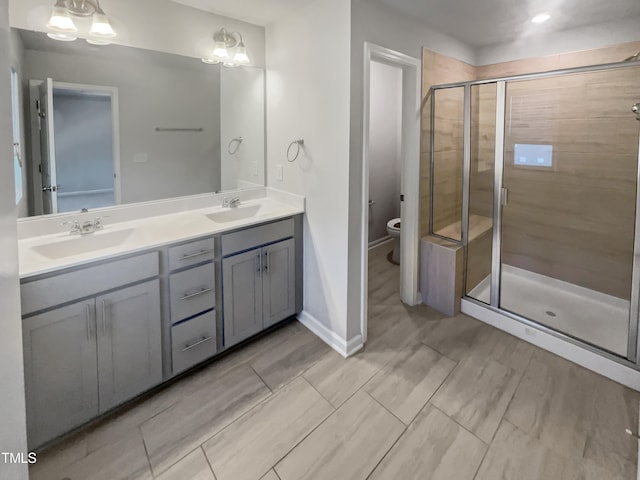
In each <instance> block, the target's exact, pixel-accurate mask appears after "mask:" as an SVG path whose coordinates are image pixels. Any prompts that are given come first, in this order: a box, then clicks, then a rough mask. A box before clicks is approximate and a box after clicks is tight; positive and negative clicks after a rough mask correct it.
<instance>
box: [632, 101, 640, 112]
mask: <svg viewBox="0 0 640 480" xmlns="http://www.w3.org/2000/svg"><path fill="white" fill-rule="evenodd" d="M631 111H632V112H633V113H639V112H640V103H636V104H635V105H634V106H633V107H631Z"/></svg>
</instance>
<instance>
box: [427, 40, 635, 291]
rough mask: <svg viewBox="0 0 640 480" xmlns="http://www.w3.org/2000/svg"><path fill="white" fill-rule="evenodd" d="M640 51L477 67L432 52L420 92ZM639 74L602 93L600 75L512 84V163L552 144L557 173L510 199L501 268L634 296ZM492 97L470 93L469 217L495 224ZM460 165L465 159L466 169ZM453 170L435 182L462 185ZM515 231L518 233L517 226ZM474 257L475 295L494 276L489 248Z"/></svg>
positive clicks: (474, 251) (476, 249)
mask: <svg viewBox="0 0 640 480" xmlns="http://www.w3.org/2000/svg"><path fill="white" fill-rule="evenodd" d="M639 49H640V42H634V43H630V44H624V45H618V46H614V47H608V48H603V49H597V50H591V51H585V52H576V53H570V54H563V55H555V56H551V57H543V58H533V59H527V60H518V61H514V62H506V63H501V64H495V65H486V66H481V67H477V68H476V67H470V66H468V65H466V64H462V63H461V62H458V61H456V60H454V59H449V58H447V57H444V56H442V55H440V54H436V53H434V52H431V51H429V50H426V49H425V50H424V51H423V59H424V63H423V89H424V92H425V95H427V93H428V88H429V86H430V85H432V84H438V83H449V82H460V81H468V80H471V79H476V78H477V79H481V78H495V77H500V76H508V75H517V74H524V73H532V72H538V71H545V70H553V69H558V68H570V67H576V66H581V65H592V64H598V63H608V62H613V61H618V60H620V59H623V58H626V57H628V56H629V55H632V54H633V53H635V52H636V51H638V50H639ZM630 75H631V76H630ZM632 77H633V74H627V75H626V76H625V75H624V74H621V75H620V77H616V78H617V80H616V85H613V86H610V87H608V88H604V87H605V85H603V84H601V83H602V82H599V81H598V79H597V78H596V77H590V78H589V79H588V80H586V79H584V78H583V79H580V77H579V76H570V77H565V78H562V79H558V78H556V79H548V83H547V84H546V85H545V86H544V88H542V89H541V88H539V87H537V88H535V89H532V85H531V84H529V83H530V82H529V81H527V82H520V83H519V84H516V83H512V84H510V86H511V87H510V91H509V92H508V95H514V96H517V97H518V98H519V100H515V102H516V103H518V102H519V106H520V111H521V113H518V114H517V118H516V117H514V118H513V121H512V122H511V123H512V125H511V126H512V128H511V130H509V128H507V130H506V132H505V135H506V137H507V145H506V150H505V158H506V161H505V163H506V165H507V166H509V165H512V164H513V158H514V151H513V145H514V144H515V143H544V142H548V143H550V144H551V143H552V144H553V145H554V164H555V167H554V171H553V173H550V172H534V173H533V176H531V175H527V179H526V181H525V179H524V177H523V178H522V180H521V181H520V184H518V183H516V184H514V186H515V187H516V189H515V190H517V191H514V192H510V195H509V202H510V206H512V207H514V209H511V211H513V212H514V213H513V214H512V215H510V216H507V217H506V218H505V231H504V249H503V252H504V256H503V262H504V263H507V264H511V265H513V266H516V267H520V268H525V269H528V270H531V271H534V272H536V273H541V274H544V275H548V276H551V277H554V278H558V279H560V280H564V281H567V282H570V283H575V284H577V285H581V286H584V287H587V288H590V289H593V290H597V291H600V292H604V293H608V294H611V295H614V296H617V297H620V298H625V299H628V298H629V280H628V279H629V272H630V268H631V261H630V256H629V255H630V252H631V248H632V239H633V221H632V216H633V211H632V210H631V208H632V207H633V206H634V205H635V202H634V201H633V200H634V198H635V191H634V187H635V183H634V177H635V162H636V161H637V156H636V157H634V155H637V147H638V145H637V135H638V122H636V121H635V120H633V117H632V116H631V115H629V114H628V110H629V108H630V105H627V103H629V102H628V98H629V95H630V94H629V88H634V87H632V86H631V84H632V83H633V82H634V80H633V78H632ZM636 78H637V74H636ZM431 79H437V80H435V81H432V80H431ZM443 79H444V80H443ZM527 84H529V85H527ZM637 85H638V83H637V81H636V87H635V88H636V90H635V91H636V92H637V91H638V90H637V88H638V87H637ZM494 95H495V87H494V88H493V89H489V88H483V89H477V90H474V91H472V119H473V124H472V164H471V176H470V186H471V191H470V207H471V208H470V214H472V215H474V214H475V215H480V216H486V217H491V216H492V213H493V212H492V203H491V201H492V196H493V184H492V181H493V167H492V162H493V156H494V150H493V149H494V142H495V138H494V128H495V120H494V119H492V117H493V116H494V115H495V97H494ZM536 95H538V97H537V98H536V97H535V96H536ZM540 95H543V97H540ZM623 99H624V100H623ZM560 100H562V101H564V102H568V105H571V107H570V108H569V107H566V108H565V107H561V106H560V105H562V104H560V103H558V101H560ZM621 101H624V108H623V109H622V110H619V109H620V103H619V102H621ZM507 102H509V97H508V98H507ZM554 105H556V106H554ZM576 106H577V108H576ZM428 107H430V105H429V101H428V100H427V101H425V102H424V103H423V129H422V166H423V168H422V176H421V212H422V214H421V227H422V230H421V232H422V236H425V235H427V233H428V224H429V218H428V215H429V153H430V152H429V149H430V125H429V115H428V112H429V110H428ZM508 109H509V103H507V110H508ZM553 109H556V110H553ZM558 109H561V111H562V115H560V116H558V118H555V119H554V120H553V121H552V122H551V123H550V117H552V116H553V117H556V115H555V113H558V112H560V110H558ZM613 109H618V111H623V112H624V113H623V114H622V115H623V116H624V118H623V119H622V118H620V119H619V120H620V122H619V121H618V119H617V118H614V116H616V115H618V113H615V112H614V110H613ZM552 114H554V115H552ZM618 124H620V127H618V126H617V125H618ZM614 125H616V126H614ZM474 127H475V128H474ZM507 127H509V126H507ZM438 133H439V132H436V136H437V135H438ZM443 133H444V132H443ZM461 161H462V154H461V153H460V164H461ZM452 167H453V166H451V169H450V172H449V174H448V175H446V174H445V173H444V170H440V169H438V170H437V171H436V176H439V175H444V176H446V178H438V177H436V178H437V180H436V181H437V182H448V183H450V184H451V185H460V187H461V182H460V181H459V177H458V174H457V171H456V170H455V169H454V168H452ZM519 168H522V167H519ZM516 171H517V169H516ZM521 171H522V172H523V173H527V174H529V173H531V172H530V171H526V172H524V171H523V170H521ZM505 173H506V174H508V173H509V172H508V171H505ZM518 177H519V174H518V173H516V175H515V176H514V177H513V178H514V180H515V181H516V182H518V181H519V180H518ZM438 191H439V190H436V192H435V193H438ZM514 193H515V195H514ZM460 198H461V196H460ZM537 198H540V199H541V200H542V202H543V203H542V204H543V205H545V207H544V209H539V210H538V211H532V209H531V208H530V204H531V203H537V201H534V200H536V199H537ZM447 201H449V202H450V205H449V208H448V209H446V208H442V211H441V209H440V207H438V206H442V207H444V204H445V203H446V202H447ZM545 202H546V203H545ZM602 202H606V204H603V203H602ZM434 204H435V205H436V206H437V207H438V208H437V210H438V212H437V213H436V214H438V215H441V214H442V213H443V212H444V211H446V210H449V211H451V210H453V211H457V209H458V205H457V200H456V202H452V201H451V200H450V199H449V200H446V199H445V198H444V197H442V198H436V199H434ZM609 210H613V211H615V212H617V213H616V218H615V219H614V218H611V217H610V216H609V215H607V214H606V213H605V212H606V211H609ZM434 220H436V218H434ZM457 220H458V219H456V218H452V219H451V221H457ZM509 226H511V228H510V227H509ZM516 226H517V230H516V229H515V228H514V227H516ZM468 254H469V269H470V270H471V269H472V268H474V271H473V272H471V271H470V272H469V274H470V275H469V277H470V279H469V280H470V281H469V284H468V285H467V291H470V290H471V289H472V288H473V287H474V286H475V284H474V282H478V281H479V280H480V279H481V278H482V277H483V276H485V275H484V274H485V272H486V273H487V274H488V271H487V268H488V262H487V259H490V258H491V242H489V241H484V242H481V243H479V244H474V245H470V247H469V252H468ZM474 265H476V267H474ZM477 265H480V266H479V267H478V266H477Z"/></svg>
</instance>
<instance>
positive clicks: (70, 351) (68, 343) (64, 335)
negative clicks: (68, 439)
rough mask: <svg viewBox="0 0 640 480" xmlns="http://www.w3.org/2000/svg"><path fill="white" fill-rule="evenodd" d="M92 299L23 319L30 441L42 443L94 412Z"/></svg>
mask: <svg viewBox="0 0 640 480" xmlns="http://www.w3.org/2000/svg"><path fill="white" fill-rule="evenodd" d="M94 305H95V304H94V302H93V300H91V301H86V302H79V303H74V304H72V305H69V306H66V307H62V308H58V309H55V310H52V311H49V312H47V313H42V314H40V315H36V316H33V317H31V318H28V319H26V320H24V322H23V327H22V328H23V338H24V361H25V364H24V367H25V389H26V397H27V419H28V422H27V425H28V428H29V444H30V445H32V446H33V445H40V444H41V443H43V442H45V441H47V440H49V439H51V438H53V437H55V436H57V435H60V434H61V433H64V432H66V431H68V430H69V429H71V428H73V427H76V426H78V425H81V424H83V423H84V422H86V421H88V420H90V419H91V418H93V417H95V416H96V415H97V414H98V360H97V355H96V348H97V346H96V340H95V337H94V329H95V325H94V324H93V308H94Z"/></svg>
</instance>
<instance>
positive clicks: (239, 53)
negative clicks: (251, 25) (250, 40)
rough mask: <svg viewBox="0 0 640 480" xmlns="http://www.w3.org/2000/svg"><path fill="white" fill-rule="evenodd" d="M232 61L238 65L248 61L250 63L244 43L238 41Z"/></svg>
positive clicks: (245, 63)
mask: <svg viewBox="0 0 640 480" xmlns="http://www.w3.org/2000/svg"><path fill="white" fill-rule="evenodd" d="M233 61H234V63H237V64H238V65H247V64H248V63H251V60H250V59H249V55H247V47H245V46H244V43H242V42H240V44H239V45H238V47H237V48H236V54H235V56H234V57H233Z"/></svg>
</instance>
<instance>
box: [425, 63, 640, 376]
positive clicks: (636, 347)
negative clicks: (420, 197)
mask: <svg viewBox="0 0 640 480" xmlns="http://www.w3.org/2000/svg"><path fill="white" fill-rule="evenodd" d="M633 67H640V59H637V60H634V61H630V60H629V59H627V60H625V61H623V62H616V63H609V64H601V65H591V66H584V67H576V68H568V69H561V70H552V71H548V72H539V73H530V74H524V75H513V76H508V77H497V78H490V79H484V80H476V81H470V82H457V83H447V84H441V85H434V86H432V87H431V89H430V94H431V111H430V119H431V125H430V126H431V145H430V155H431V158H430V178H429V182H430V185H429V235H433V236H436V237H439V238H444V239H446V240H449V241H452V242H453V243H456V244H459V245H462V246H464V247H465V254H464V257H465V258H464V262H465V263H464V265H465V268H464V272H465V273H464V279H463V284H464V289H463V296H464V298H465V300H468V301H470V302H473V303H474V304H477V305H479V306H481V307H483V308H487V309H490V310H493V311H495V312H497V313H500V314H501V315H503V316H507V317H509V318H511V319H513V320H516V321H518V322H521V323H524V324H526V325H528V326H530V327H532V328H535V329H538V330H541V331H544V332H546V333H549V334H551V335H554V336H556V337H558V338H560V339H562V340H564V341H566V342H569V343H571V344H574V345H577V346H579V347H581V348H584V349H586V350H588V351H591V352H594V353H597V354H598V355H601V356H603V357H606V358H608V359H610V360H613V361H615V362H617V363H620V364H623V365H625V366H630V367H632V368H635V369H637V370H640V355H639V353H640V344H639V342H640V336H639V328H638V325H639V323H640V135H639V138H638V163H637V168H636V211H635V235H634V249H633V267H632V280H631V304H630V308H629V340H628V349H627V358H623V357H620V356H618V355H615V354H613V353H610V352H608V351H606V350H603V349H601V348H598V347H597V346H594V345H591V344H589V343H586V342H584V341H582V340H580V339H578V338H575V337H572V336H570V335H567V334H564V333H562V332H559V331H557V330H554V329H552V328H549V327H547V326H545V325H542V324H540V323H537V322H535V321H533V320H531V319H529V318H526V317H522V316H520V315H517V314H514V313H512V312H509V311H506V310H503V309H501V308H500V281H501V270H502V266H501V254H502V236H501V234H502V186H503V173H504V139H505V128H506V125H505V117H506V86H507V82H517V81H525V80H534V79H541V78H552V77H560V76H565V75H573V74H580V73H593V72H600V71H606V70H618V69H624V68H633ZM487 84H495V85H496V132H495V133H496V135H495V158H494V172H493V174H494V183H493V238H492V247H491V252H492V257H491V297H490V303H489V304H486V303H484V302H481V301H479V300H477V299H475V298H472V297H469V296H468V295H467V292H466V284H467V281H466V280H467V279H466V276H467V256H468V248H466V246H467V244H468V239H469V195H470V192H469V182H470V174H471V88H472V87H473V86H476V85H487ZM451 88H463V89H464V134H463V138H464V152H463V176H462V183H463V184H462V187H463V189H462V229H461V239H454V238H449V237H445V236H442V235H439V234H437V233H435V232H434V231H433V199H434V194H433V190H434V189H433V187H434V173H435V167H434V165H435V164H434V160H435V98H436V96H435V93H436V92H437V91H438V90H446V89H451ZM638 96H639V97H640V91H639V92H638ZM630 114H632V113H631V111H630Z"/></svg>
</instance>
